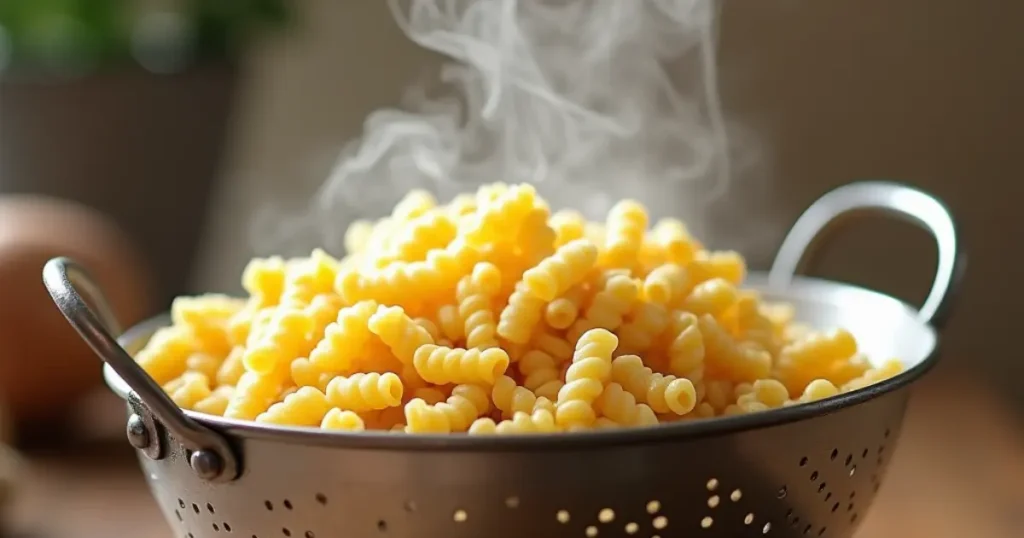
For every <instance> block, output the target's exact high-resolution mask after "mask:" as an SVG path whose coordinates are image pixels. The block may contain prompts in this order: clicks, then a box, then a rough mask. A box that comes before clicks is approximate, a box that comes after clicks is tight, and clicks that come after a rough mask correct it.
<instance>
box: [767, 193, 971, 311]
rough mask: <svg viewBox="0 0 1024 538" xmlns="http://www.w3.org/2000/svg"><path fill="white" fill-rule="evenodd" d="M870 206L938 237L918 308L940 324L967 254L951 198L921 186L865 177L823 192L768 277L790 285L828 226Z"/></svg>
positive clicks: (787, 240) (782, 285) (800, 221)
mask: <svg viewBox="0 0 1024 538" xmlns="http://www.w3.org/2000/svg"><path fill="white" fill-rule="evenodd" d="M864 211H880V212H882V213H885V214H888V215H891V216H894V217H897V218H903V219H906V220H909V221H911V222H913V223H915V224H917V225H919V226H921V227H922V228H924V229H925V230H927V231H928V232H929V233H931V235H932V236H933V237H934V238H935V243H936V245H937V247H938V254H939V256H938V258H939V262H938V266H937V268H936V272H935V280H934V282H933V284H932V288H931V291H930V292H928V297H927V298H926V299H925V301H924V304H923V305H921V308H920V309H919V310H918V314H917V317H918V319H919V320H920V321H922V322H923V323H928V324H931V325H933V326H936V327H937V326H940V325H941V324H942V323H944V322H945V320H946V316H947V314H948V311H949V306H950V303H951V302H952V299H953V297H954V295H955V292H956V291H957V290H958V288H959V287H960V282H961V279H962V277H963V270H964V265H965V263H966V257H965V256H964V254H963V252H962V247H961V245H960V241H959V239H958V238H957V231H956V223H955V222H954V221H953V217H952V215H950V213H949V210H948V209H947V208H946V206H945V204H943V203H942V202H941V201H939V200H938V199H937V198H935V197H934V196H932V195H930V194H927V193H925V192H923V191H920V190H918V189H915V188H912V187H907V186H905V185H900V184H897V183H892V182H887V181H862V182H857V183H851V184H848V185H844V186H842V187H839V188H837V189H834V190H832V191H829V192H828V193H826V194H825V195H823V196H822V197H821V198H818V200H817V201H815V202H814V203H813V204H811V206H810V207H809V208H807V210H806V211H804V213H803V214H802V215H800V218H798V219H797V221H796V223H795V224H794V225H793V228H792V229H790V231H789V234H788V235H786V238H785V239H784V240H783V241H782V246H781V247H779V252H778V254H776V255H775V262H774V263H773V264H772V268H771V270H770V271H769V273H768V283H769V285H770V286H772V287H775V288H779V289H782V288H785V287H786V286H788V285H789V283H790V282H791V281H792V279H793V276H794V275H795V274H797V272H798V271H800V270H801V269H802V268H803V266H804V264H805V263H806V262H807V260H808V259H809V258H810V257H811V255H812V254H813V253H814V250H815V247H817V246H819V245H820V240H821V239H822V237H823V236H824V235H825V233H824V232H827V231H829V230H831V229H832V228H833V227H834V225H836V224H839V223H840V222H841V221H843V220H844V217H847V216H851V215H853V214H856V213H862V212H864Z"/></svg>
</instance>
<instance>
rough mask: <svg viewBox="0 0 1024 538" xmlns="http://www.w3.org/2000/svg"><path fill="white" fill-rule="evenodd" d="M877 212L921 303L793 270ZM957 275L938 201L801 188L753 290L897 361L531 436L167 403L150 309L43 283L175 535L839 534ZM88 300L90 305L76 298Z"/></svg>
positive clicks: (845, 530) (58, 264)
mask: <svg viewBox="0 0 1024 538" xmlns="http://www.w3.org/2000/svg"><path fill="white" fill-rule="evenodd" d="M864 210H880V211H882V212H884V213H888V214H891V215H896V216H899V217H906V218H908V219H909V220H911V221H913V222H916V223H918V224H919V225H921V226H923V227H924V228H926V229H927V230H928V231H929V232H931V234H932V235H933V236H934V238H935V240H936V242H937V244H938V269H937V276H936V278H935V282H934V285H933V286H932V288H931V292H930V294H929V295H928V297H927V299H926V300H925V302H924V305H923V306H922V307H921V308H920V309H914V308H911V307H910V306H908V305H906V304H904V303H902V302H900V301H898V300H896V299H894V298H892V297H889V296H887V295H883V294H881V293H878V292H874V291H869V290H866V289H862V288H858V287H854V286H850V285H846V284H839V283H836V282H829V281H825V280H818V279H814V278H808V277H803V276H794V273H795V272H796V271H797V269H798V268H799V267H800V266H801V262H802V260H803V259H804V258H806V256H804V253H805V250H807V248H808V247H810V246H811V245H812V244H818V242H817V241H816V239H817V237H818V236H819V235H820V234H819V232H821V231H823V230H825V229H827V228H831V224H833V223H835V222H836V221H838V220H840V217H844V216H847V215H851V214H854V213H861V212H862V211H864ZM962 270H963V258H962V257H961V255H960V252H959V246H958V243H957V237H956V231H955V227H954V223H953V220H952V218H951V217H950V215H949V213H948V212H947V210H946V209H945V207H944V206H943V204H942V203H940V202H939V201H938V200H936V199H935V198H933V197H931V196H929V195H927V194H925V193H923V192H921V191H918V190H915V189H912V188H909V187H905V186H901V185H898V184H894V183H888V182H862V183H853V184H850V185H847V186H843V187H840V188H838V189H836V190H833V191H831V192H829V193H827V194H826V195H824V196H823V197H821V198H820V199H819V200H818V201H816V202H815V203H814V204H813V205H812V206H811V207H810V208H809V209H808V210H807V211H806V212H805V213H804V214H803V215H802V216H801V217H800V218H799V219H798V220H797V222H796V224H795V225H794V226H793V228H792V230H791V231H790V232H789V234H788V236H787V237H786V238H785V240H784V242H783V244H782V247H781V249H780V251H779V254H778V256H777V259H776V260H775V262H774V264H773V266H772V268H771V271H770V272H769V273H768V274H767V275H763V274H752V275H751V276H750V278H749V282H748V283H749V285H751V286H752V287H753V288H756V289H758V290H761V291H762V292H763V293H764V295H765V297H767V298H769V299H772V300H784V301H788V302H790V303H793V304H794V305H795V306H796V308H797V311H798V312H799V315H800V317H801V320H802V321H805V322H808V323H811V324H813V325H819V326H823V327H830V326H843V327H846V328H848V329H850V330H851V332H853V334H854V335H856V336H857V337H858V339H859V341H860V343H861V347H862V349H863V350H864V351H865V352H867V353H870V354H871V356H872V357H874V358H876V359H886V358H889V357H899V358H901V359H903V360H904V361H906V365H907V367H908V369H907V371H906V372H905V373H903V374H901V375H899V376H897V377H895V378H893V379H890V380H887V381H885V382H882V383H879V384H877V385H873V386H870V387H868V388H865V389H862V390H858V391H855V392H851V393H848V394H843V395H841V396H838V397H835V398H831V399H827V400H824V401H819V402H815V403H810V404H804V405H796V406H793V407H786V408H782V409H778V410H772V411H768V412H763V413H755V414H750V415H743V416H736V417H728V418H716V419H710V420H703V421H692V422H681V423H672V424H667V425H662V426H659V427H654V428H646V429H622V430H617V431H595V432H586V433H574V434H555V435H537V436H529V435H522V436H508V437H503V436H493V437H470V436H465V435H454V436H434V435H402V434H394V433H388V432H365V433H334V432H322V431H318V430H315V429H306V428H286V427H279V426H267V425H260V424H255V423H251V422H241V421H234V420H229V419H224V418H220V417H212V416H207V415H202V414H198V413H194V412H190V411H185V412H182V411H180V410H179V409H178V408H177V407H176V406H175V405H174V403H173V402H172V401H171V400H170V399H169V398H168V397H167V396H166V395H165V394H164V393H163V392H162V391H161V390H160V388H159V387H158V386H157V385H156V383H154V382H153V380H152V379H151V378H149V377H148V376H147V375H146V374H145V373H144V372H143V371H142V370H141V369H139V368H138V367H137V366H136V363H135V362H134V361H133V360H132V355H131V354H133V353H134V352H136V351H137V350H139V349H140V348H141V347H142V346H143V345H144V344H145V343H146V340H147V338H148V337H149V336H150V335H151V334H152V333H153V331H154V330H156V329H157V328H159V327H161V326H164V325H166V324H167V323H169V320H168V317H167V316H163V317H160V318H157V319H153V320H150V321H147V322H144V323H142V324H141V325H138V326H136V327H133V328H132V329H130V330H128V331H127V332H125V333H124V334H121V335H120V337H119V338H117V339H115V337H114V336H113V335H114V334H119V332H120V331H119V330H118V329H117V324H116V321H115V320H114V319H113V317H112V316H111V315H110V309H109V308H108V307H107V306H106V304H105V302H104V301H103V300H102V298H101V295H100V293H99V290H98V289H97V288H96V286H95V285H94V283H93V282H92V281H91V280H90V279H89V277H88V276H87V274H86V273H85V272H84V271H83V270H82V269H81V268H80V267H78V266H77V265H75V263H74V262H72V261H70V260H67V259H63V258H58V259H54V260H51V261H50V262H49V263H48V264H47V265H46V267H45V269H44V272H43V279H44V281H45V284H46V287H47V289H48V290H49V292H50V294H51V295H52V297H53V300H54V302H55V303H56V304H57V306H58V307H59V308H60V310H61V312H63V314H64V315H65V316H66V317H67V319H68V320H69V322H70V323H71V325H73V326H74V328H75V329H76V330H77V331H78V332H79V333H80V334H81V336H82V337H83V338H84V339H85V340H86V341H87V342H88V343H89V344H90V346H92V348H93V349H94V350H95V352H96V353H97V354H98V355H99V356H100V358H102V359H103V360H104V361H106V363H107V368H106V370H105V375H106V379H107V382H108V384H109V385H110V387H111V388H112V389H113V390H114V391H115V392H116V393H117V394H118V395H120V396H121V397H122V398H124V399H125V400H126V401H127V403H128V408H129V414H128V416H129V418H128V427H127V431H128V439H129V441H130V442H131V444H132V445H133V446H134V447H135V448H137V449H138V456H139V460H140V462H141V465H142V469H143V471H144V473H145V477H146V480H147V481H148V482H149V486H150V489H151V490H152V492H153V495H154V497H155V498H156V501H157V503H159V505H160V508H161V509H162V510H163V513H164V515H165V516H166V518H167V521H168V522H169V523H170V525H171V527H172V528H173V529H174V533H175V534H176V535H177V536H178V537H181V538H227V537H231V536H237V537H240V538H280V537H285V538H289V537H290V538H356V537H358V538H371V537H372V538H386V537H423V538H434V537H445V538H449V537H450V538H455V537H466V538H504V537H510V538H511V537H516V538H540V537H548V536H551V537H556V536H557V537H589V538H593V537H630V536H636V537H647V538H650V537H660V538H667V537H671V536H687V537H699V536H705V537H709V538H710V537H719V536H728V537H742V536H778V537H797V536H830V537H845V536H850V535H851V534H852V533H853V532H854V530H855V529H856V528H857V525H858V523H859V522H860V521H861V519H863V516H864V514H865V512H866V510H867V509H868V507H869V506H870V505H871V501H872V498H873V497H874V496H875V493H876V492H877V491H878V488H879V486H880V484H881V483H882V479H883V477H884V475H885V470H886V467H887V464H888V461H889V458H890V456H891V455H892V452H893V449H894V448H895V444H896V440H897V438H898V437H899V435H900V425H901V423H902V420H903V415H904V409H905V407H906V404H907V398H908V396H909V393H908V386H909V385H910V384H911V383H912V382H913V381H915V380H916V379H918V378H919V377H920V376H921V375H922V374H924V373H925V372H926V371H927V370H928V369H929V368H930V367H931V366H932V365H933V364H934V363H935V361H936V344H937V333H936V329H935V326H936V324H937V323H938V322H939V321H940V320H941V318H942V316H943V315H944V314H945V313H946V311H947V307H948V302H949V301H948V299H949V298H950V296H951V293H950V292H952V291H953V289H954V288H955V287H956V285H957V284H958V282H959V280H960V277H961V275H962ZM82 295H85V296H86V297H88V298H89V303H90V304H91V308H90V306H89V305H87V303H86V302H85V301H84V300H83V298H82Z"/></svg>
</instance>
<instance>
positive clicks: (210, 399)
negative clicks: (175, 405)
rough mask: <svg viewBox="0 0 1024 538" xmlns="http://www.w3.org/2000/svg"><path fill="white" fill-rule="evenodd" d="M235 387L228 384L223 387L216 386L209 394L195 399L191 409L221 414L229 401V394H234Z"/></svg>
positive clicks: (209, 413)
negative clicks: (197, 399)
mask: <svg viewBox="0 0 1024 538" xmlns="http://www.w3.org/2000/svg"><path fill="white" fill-rule="evenodd" d="M234 392H235V388H234V387H232V386H229V385H226V386H223V387H217V388H216V389H213V391H212V392H210V395H209V396H207V397H205V398H203V399H201V400H199V401H197V402H196V403H195V405H194V406H192V410H193V411H198V412H200V413H206V414H207V415H214V416H218V415H223V414H224V411H226V410H227V408H228V402H229V401H231V395H232V394H234Z"/></svg>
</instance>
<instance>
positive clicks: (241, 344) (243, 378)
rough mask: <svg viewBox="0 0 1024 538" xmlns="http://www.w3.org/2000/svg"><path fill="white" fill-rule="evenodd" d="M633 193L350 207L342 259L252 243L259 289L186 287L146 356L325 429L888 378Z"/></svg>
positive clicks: (638, 422) (579, 415)
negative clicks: (588, 200)
mask: <svg viewBox="0 0 1024 538" xmlns="http://www.w3.org/2000/svg"><path fill="white" fill-rule="evenodd" d="M649 221H650V219H649V217H648V214H647V211H646V210H645V208H644V207H643V206H642V205H641V204H639V203H637V202H635V201H631V200H625V201H621V202H619V203H618V204H616V205H615V206H614V207H613V208H612V209H611V210H610V211H609V213H608V215H607V218H606V220H605V221H604V222H591V221H587V220H586V219H584V217H583V216H582V215H580V214H579V213H577V212H574V211H569V210H563V211H558V212H554V213H553V212H552V210H551V208H549V207H548V205H547V203H546V202H545V201H544V200H543V199H542V198H541V197H540V196H538V194H537V192H536V191H535V190H534V188H533V187H531V186H530V185H505V184H492V185H486V186H483V187H481V188H480V189H479V190H478V192H476V193H474V194H464V195H460V196H457V197H456V198H454V199H453V200H452V201H450V202H449V203H447V204H440V203H438V202H437V200H435V198H434V197H433V196H431V195H430V194H429V193H427V192H425V191H419V190H417V191H412V192H410V193H409V194H408V195H407V196H406V197H405V198H403V199H402V200H401V201H400V202H399V203H398V204H397V205H396V206H395V207H394V208H393V211H392V213H391V214H390V215H389V216H387V217H384V218H382V219H380V220H378V221H376V222H369V221H359V222H356V223H353V224H352V225H351V226H350V228H349V229H348V230H347V233H346V236H345V243H346V250H347V255H346V256H345V257H343V258H341V259H335V258H333V257H331V256H330V255H328V254H327V253H326V252H324V251H323V250H315V251H313V252H312V253H311V255H310V256H309V257H305V258H299V259H287V260H286V259H282V258H277V257H270V258H257V259H253V260H252V261H251V262H250V263H249V265H248V266H247V267H246V269H245V270H244V272H243V275H242V284H243V286H244V288H245V289H246V291H247V292H248V294H249V297H248V298H246V299H237V298H231V297H227V296H223V295H204V296H198V297H181V298H178V299H177V300H175V301H174V303H173V305H172V308H171V317H172V320H173V323H172V325H170V326H168V327H166V328H162V329H160V330H159V331H157V332H156V333H155V334H154V335H153V336H152V338H151V339H150V341H149V342H148V344H147V345H146V346H145V348H144V349H142V350H141V351H140V352H139V353H137V354H136V360H137V361H138V363H139V364H140V365H141V366H142V367H143V368H144V369H145V370H146V372H148V373H149V375H150V376H152V377H153V379H155V380H156V381H157V382H158V383H160V384H161V385H162V386H163V388H164V390H165V391H166V392H167V394H169V395H170V396H171V398H172V399H173V400H174V401H175V402H176V403H177V404H178V405H179V406H181V407H182V408H185V409H190V410H193V411H197V412H200V413H206V414H210V415H219V416H224V417H228V418H231V419H240V420H255V421H256V422H260V423H266V424H277V425H287V426H304V427H320V428H323V429H328V430H350V431H359V430H389V431H395V432H408V433H456V432H468V433H469V434H522V433H547V432H572V431H579V430H587V429H592V428H619V427H632V426H645V425H656V424H658V423H662V422H673V421H678V420H691V419H707V418H712V417H717V416H723V415H737V414H743V413H753V412H758V411H765V410H768V409H772V408H778V407H782V406H788V405H793V404H797V403H803V402H809V401H813V400H819V399H822V398H828V397H831V396H834V395H836V394H839V393H841V392H846V391H852V390H856V389H859V388H862V387H864V386H866V385H869V384H871V383H875V382H878V381H880V380H883V379H886V378H889V377H892V376H894V375H896V374H898V373H899V372H900V371H901V370H902V366H901V363H900V362H899V361H898V360H890V361H888V362H886V363H884V364H883V365H881V366H879V367H872V364H871V363H870V362H869V361H868V360H867V358H866V357H865V356H864V355H862V354H861V353H859V352H858V348H857V342H856V341H855V339H854V337H853V336H852V335H851V334H850V333H849V332H847V331H845V330H842V329H836V330H830V331H827V332H815V331H812V330H810V329H809V328H807V327H805V326H802V325H800V324H797V323H794V321H793V320H794V312H793V309H792V308H791V307H790V306H789V305H786V304H771V303H767V302H765V301H764V300H762V298H761V297H759V295H758V293H757V292H756V291H753V290H750V289H744V288H743V287H742V286H741V285H742V283H743V280H744V277H745V273H746V266H745V262H744V260H743V258H742V257H741V256H740V255H739V254H738V253H736V252H731V251H711V250H708V249H706V248H705V247H704V246H703V245H702V244H701V243H700V242H699V241H698V240H697V239H695V238H693V237H691V235H690V234H689V232H688V231H687V229H686V227H685V226H684V224H683V223H682V222H680V221H678V220H675V219H663V220H660V221H658V222H656V223H653V225H651V224H652V223H650V222H649Z"/></svg>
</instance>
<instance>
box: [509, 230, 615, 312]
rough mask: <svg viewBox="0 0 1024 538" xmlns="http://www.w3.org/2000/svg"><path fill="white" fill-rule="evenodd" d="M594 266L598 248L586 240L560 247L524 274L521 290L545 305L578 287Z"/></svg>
mask: <svg viewBox="0 0 1024 538" xmlns="http://www.w3.org/2000/svg"><path fill="white" fill-rule="evenodd" d="M595 263H597V247H596V246H594V244H593V243H591V242H590V241H587V240H586V239H578V240H576V241H572V242H570V243H567V244H566V245H563V246H562V247H561V248H559V249H558V250H556V251H555V253H554V254H552V255H551V256H549V257H547V258H545V259H544V260H543V261H541V262H540V263H539V264H537V266H536V267H534V268H532V269H530V270H528V271H526V272H525V273H523V280H522V283H523V288H524V290H525V291H526V292H527V293H529V294H531V295H533V296H534V297H536V298H538V299H540V300H542V301H545V302H548V301H553V300H554V299H555V298H556V297H558V296H559V295H561V294H563V293H565V292H566V291H568V289H569V288H570V287H572V286H573V285H574V284H577V283H579V282H580V281H582V280H583V278H584V277H585V276H586V275H587V273H588V272H589V271H590V269H591V268H593V267H594V264H595Z"/></svg>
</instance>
